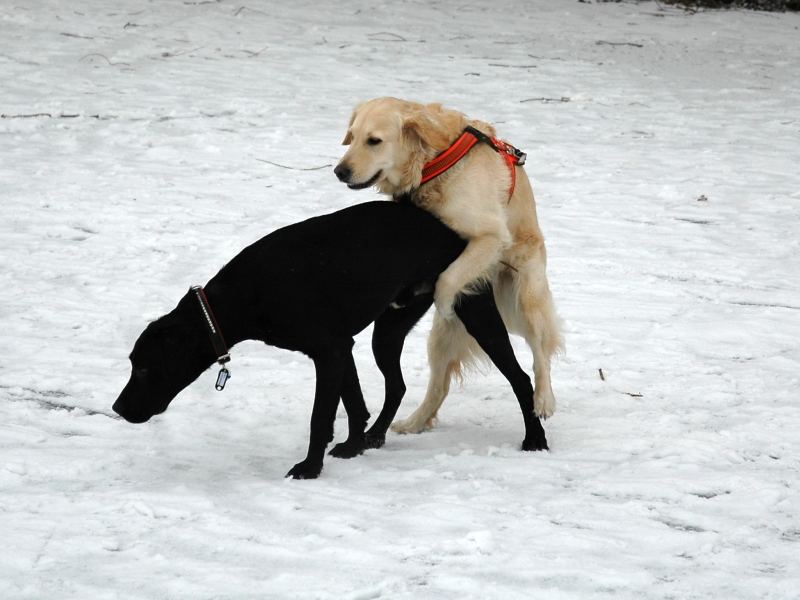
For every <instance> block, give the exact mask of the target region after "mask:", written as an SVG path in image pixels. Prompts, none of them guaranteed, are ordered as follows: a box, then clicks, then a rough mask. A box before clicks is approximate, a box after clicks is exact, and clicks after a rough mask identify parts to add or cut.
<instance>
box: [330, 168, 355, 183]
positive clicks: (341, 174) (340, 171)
mask: <svg viewBox="0 0 800 600" xmlns="http://www.w3.org/2000/svg"><path fill="white" fill-rule="evenodd" d="M333 172H334V173H335V174H336V176H337V177H338V178H339V181H344V182H348V181H350V175H352V174H353V172H352V171H351V170H350V167H348V166H347V165H346V164H344V163H339V164H338V165H336V168H335V169H334V170H333Z"/></svg>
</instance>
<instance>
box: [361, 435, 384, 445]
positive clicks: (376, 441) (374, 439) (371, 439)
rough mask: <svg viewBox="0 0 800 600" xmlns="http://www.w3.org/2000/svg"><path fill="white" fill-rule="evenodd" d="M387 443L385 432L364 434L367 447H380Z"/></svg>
mask: <svg viewBox="0 0 800 600" xmlns="http://www.w3.org/2000/svg"><path fill="white" fill-rule="evenodd" d="M385 443H386V435H385V434H380V435H379V434H376V433H367V434H366V435H365V436H364V447H365V448H380V447H382V446H383V445H384V444H385Z"/></svg>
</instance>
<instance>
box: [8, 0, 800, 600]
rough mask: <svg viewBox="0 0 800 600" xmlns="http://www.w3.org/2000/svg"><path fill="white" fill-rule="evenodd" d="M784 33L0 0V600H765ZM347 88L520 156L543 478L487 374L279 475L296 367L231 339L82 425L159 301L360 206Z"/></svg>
mask: <svg viewBox="0 0 800 600" xmlns="http://www.w3.org/2000/svg"><path fill="white" fill-rule="evenodd" d="M799 39H800V15H797V14H794V15H792V14H786V15H780V14H766V13H753V12H722V13H716V12H712V13H701V14H696V15H689V14H686V13H684V12H681V11H679V10H675V9H668V10H660V9H659V7H658V5H657V4H656V3H643V4H638V5H637V4H630V3H623V4H599V5H595V4H586V3H579V2H573V1H567V0H564V1H552V0H537V1H530V0H525V1H522V0H514V1H510V2H502V3H496V2H488V1H477V2H464V3H463V4H461V5H459V6H458V7H457V8H456V3H449V2H445V1H444V0H439V1H431V0H425V1H422V0H417V1H415V0H406V1H403V2H386V3H375V2H370V1H368V0H351V1H349V2H342V3H336V2H313V1H310V0H301V1H298V0H295V1H293V2H287V3H283V4H278V3H267V2H260V3H259V2H257V1H255V0H248V1H247V2H245V1H244V0H235V1H233V0H232V1H218V2H208V1H205V2H204V1H197V2H189V1H185V2H179V1H171V2H166V1H165V2H148V1H145V0H129V1H126V2H115V1H112V0H105V1H101V0H97V1H85V2H57V1H52V0H51V1H49V2H48V1H45V0H41V1H37V2H23V1H22V0H3V1H2V2H0V112H1V113H3V115H4V117H3V118H2V119H0V206H2V212H3V218H2V221H0V235H1V236H2V237H1V238H0V265H1V266H0V285H2V292H0V331H2V334H1V335H2V337H1V338H0V344H1V345H0V540H1V541H0V598H4V599H5V598H9V599H12V598H13V599H68V598H70V599H71V598H74V599H86V598H91V599H106V598H108V599H112V598H126V599H127V598H141V599H143V600H144V599H147V600H151V599H162V598H181V599H183V598H191V599H197V598H225V599H240V598H332V599H341V598H352V599H357V598H358V599H367V598H387V599H388V598H392V599H395V598H401V599H402V598H408V599H411V598H413V599H415V600H416V599H428V598H431V599H440V598H444V599H446V598H459V599H461V598H492V599H494V598H496V599H501V598H502V599H516V598H537V597H538V598H545V599H559V598H563V599H568V600H573V599H584V598H615V599H618V598H636V599H641V598H725V599H732V598H736V599H738V598H752V599H756V598H758V599H761V598H775V599H778V598H780V599H788V598H797V597H798V594H800V592H798V590H800V561H798V559H797V557H798V556H799V555H800V552H799V551H800V495H799V494H798V488H800V481H799V480H798V476H799V475H800V454H799V453H798V450H799V448H798V445H799V444H798V437H799V435H800V434H798V430H800V411H799V410H798V396H799V394H798V386H799V384H800V381H799V378H798V367H799V366H800V348H799V347H798V339H800V277H798V273H800V175H798V172H799V169H798V163H799V162H800V161H798V159H799V158H800V84H798V82H799V81H800V44H798V40H799ZM382 95H396V96H401V97H408V98H413V99H417V100H424V101H442V102H444V103H445V104H447V105H449V106H452V107H454V108H458V109H461V110H463V111H464V112H466V113H468V114H470V115H472V116H475V117H479V118H482V119H486V120H490V121H494V122H495V123H497V124H498V128H499V130H500V132H501V133H502V135H504V136H505V137H507V138H508V139H509V140H510V141H511V142H512V143H514V144H516V145H518V146H519V147H521V148H523V149H524V150H526V151H527V152H528V153H529V159H528V167H527V170H528V173H529V174H530V176H531V178H532V179H533V181H534V185H535V190H536V193H537V200H538V207H539V215H540V219H541V222H542V226H543V228H544V230H545V233H546V235H547V239H548V247H549V252H550V265H549V273H550V280H551V284H552V287H553V291H554V294H555V297H556V301H557V303H558V306H559V310H560V313H561V314H562V316H563V317H564V320H565V323H566V325H565V329H566V334H567V345H568V352H567V354H566V356H564V357H563V358H562V359H560V360H559V361H557V362H556V363H555V365H554V368H553V376H554V388H555V391H556V396H557V398H558V401H559V410H558V412H557V413H556V415H555V416H554V418H552V419H550V420H548V421H547V422H546V424H545V427H546V430H547V435H548V439H549V441H550V447H551V452H549V453H536V454H528V453H522V452H520V451H518V450H517V446H518V444H519V442H520V441H521V439H522V421H521V418H520V417H519V415H518V408H517V404H516V401H515V400H514V397H513V396H512V394H511V390H510V388H509V386H508V385H507V384H506V382H505V381H504V380H503V379H502V377H501V376H500V375H499V374H498V373H497V372H496V371H491V372H489V373H488V374H487V375H486V376H473V377H471V378H469V380H468V382H467V384H466V385H465V387H464V388H463V389H461V390H455V391H454V392H453V393H452V394H451V397H450V398H449V399H448V400H447V402H446V403H445V405H444V407H443V410H442V413H441V423H440V426H439V428H437V429H436V430H434V431H432V432H429V433H426V434H424V435H419V436H397V435H394V434H390V436H389V437H388V439H387V444H386V446H385V447H384V448H383V449H381V450H377V451H368V452H367V453H366V454H365V455H364V456H361V457H359V458H356V459H353V460H351V461H343V460H337V459H330V458H329V459H328V460H327V462H326V465H325V470H324V471H323V474H322V477H321V478H320V479H318V480H316V481H290V480H284V479H283V475H284V473H285V472H286V470H287V469H288V468H289V467H290V466H291V465H292V464H294V463H295V462H296V461H298V460H300V459H301V458H302V457H303V455H304V451H305V446H306V442H307V430H308V419H309V415H310V410H311V396H312V392H313V372H312V369H311V364H310V362H309V361H308V360H306V359H305V358H304V357H303V356H301V355H293V354H290V353H286V352H283V351H280V350H276V349H273V348H267V347H264V346H263V345H261V344H256V343H252V342H250V343H244V344H241V345H240V346H238V347H237V348H236V349H235V352H234V360H233V363H232V371H233V374H234V379H232V381H231V382H230V384H229V385H228V388H227V389H226V390H225V391H224V393H217V392H216V391H214V389H213V380H214V375H215V371H209V372H208V373H206V374H205V375H204V376H203V377H201V379H200V380H199V381H197V382H196V383H195V384H194V385H192V386H191V387H190V388H188V389H187V390H186V391H184V392H183V393H182V394H181V395H180V396H179V397H178V398H177V399H176V400H175V401H174V402H173V404H172V406H171V408H170V410H169V411H168V412H167V413H165V414H164V415H162V416H160V417H157V418H155V419H153V420H152V421H151V422H149V423H147V424H145V425H140V426H134V425H130V424H127V423H125V422H123V421H121V420H118V419H117V420H115V419H112V418H109V416H110V415H111V411H110V406H111V404H112V402H113V401H114V399H115V398H116V395H117V394H118V392H119V391H120V390H121V388H122V386H123V384H124V383H125V381H126V380H127V377H128V362H127V355H128V352H129V351H130V348H131V346H132V344H133V341H134V340H135V338H136V337H137V336H138V334H139V332H140V331H141V329H143V327H144V325H145V324H146V323H147V321H148V320H150V319H153V318H155V317H157V316H158V315H160V314H162V313H164V312H166V311H167V310H169V309H171V308H172V306H173V305H174V304H175V302H176V301H177V300H178V298H179V297H180V296H181V295H182V294H183V293H184V292H185V291H186V289H187V288H188V286H189V285H190V284H192V283H203V282H205V281H206V280H207V279H209V278H210V277H211V276H212V275H213V274H214V273H215V272H216V271H217V269H218V268H220V267H221V266H222V265H223V264H224V263H225V262H226V261H227V260H228V259H229V258H230V257H232V256H233V255H234V254H235V253H236V252H238V251H239V250H240V249H241V248H242V247H244V246H245V245H246V244H248V243H250V242H252V241H254V240H256V239H258V238H259V237H261V236H262V235H264V234H265V233H267V232H269V231H271V230H272V229H274V228H276V227H278V226H280V225H284V224H287V223H290V222H294V221H297V220H300V219H303V218H306V217H309V216H312V215H315V214H320V213H323V212H328V211H331V210H334V209H337V208H341V207H344V206H347V205H350V204H352V203H355V202H361V201H365V200H368V199H375V198H376V197H377V196H376V194H375V193H374V192H372V191H365V192H360V193H357V192H352V191H349V190H347V189H345V188H344V186H342V185H341V184H339V183H338V182H337V181H336V178H335V177H334V176H333V173H332V169H331V168H330V165H332V164H333V163H335V161H336V160H337V158H338V157H339V156H340V154H341V152H342V148H341V146H339V142H340V140H341V137H342V135H343V131H344V128H345V125H346V122H347V119H348V117H349V114H350V110H351V108H352V107H353V105H354V104H355V103H356V102H357V101H359V100H363V99H367V98H370V97H374V96H382ZM37 113H43V114H40V115H39V116H28V117H22V115H35V114H37ZM44 113H46V114H44ZM47 115H50V116H47ZM264 161H270V162H264ZM271 163H277V164H280V165H284V166H287V167H293V169H292V170H290V169H286V168H282V167H280V166H276V165H275V164H271ZM323 166H324V168H317V167H323ZM301 169H304V170H301ZM429 325H430V316H428V317H426V319H425V321H423V323H422V324H421V325H420V326H419V327H418V328H417V329H416V330H415V331H414V332H413V334H412V335H411V336H410V338H409V340H408V341H407V344H406V348H407V349H406V353H405V355H404V366H405V370H406V379H407V382H408V384H409V392H408V394H407V396H406V400H405V404H404V405H403V406H402V407H401V410H400V415H401V416H402V415H406V414H408V413H409V412H410V411H411V409H412V407H413V406H415V405H416V403H418V402H419V401H420V400H421V398H422V395H423V391H424V386H425V384H426V378H427V365H426V358H425V338H426V331H427V328H428V327H429ZM368 335H369V331H367V332H365V333H364V334H363V335H362V336H360V337H359V339H358V340H357V346H356V352H357V361H358V365H359V368H360V374H361V379H362V384H363V387H364V391H365V395H366V397H367V401H368V404H369V406H370V408H371V409H372V410H373V412H374V413H377V409H378V408H379V406H380V403H381V401H382V390H383V386H382V380H381V378H380V376H379V373H378V372H377V369H376V368H375V367H374V366H373V362H372V359H371V355H370V350H369V343H368V337H367V336H368ZM515 348H517V349H518V351H519V354H520V357H521V358H523V357H524V362H525V363H526V364H530V355H529V353H528V351H527V349H526V348H525V346H524V344H523V343H522V342H521V340H518V339H515ZM599 369H602V373H603V375H604V377H605V379H604V380H601V378H600V372H599ZM345 425H346V423H345V421H344V419H343V415H342V414H340V418H339V419H338V420H337V429H338V431H339V435H338V436H337V437H338V438H339V439H341V437H342V434H343V432H344V430H345ZM792 557H794V558H792Z"/></svg>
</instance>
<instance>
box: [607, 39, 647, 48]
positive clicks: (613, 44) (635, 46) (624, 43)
mask: <svg viewBox="0 0 800 600" xmlns="http://www.w3.org/2000/svg"><path fill="white" fill-rule="evenodd" d="M595 45H597V46H633V47H634V48H644V44H636V43H634V42H606V41H605V40H597V41H596V42H595Z"/></svg>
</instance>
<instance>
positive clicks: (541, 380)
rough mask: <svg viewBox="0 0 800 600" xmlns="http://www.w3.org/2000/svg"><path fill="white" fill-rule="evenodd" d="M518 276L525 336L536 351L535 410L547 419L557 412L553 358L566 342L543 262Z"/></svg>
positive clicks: (532, 263)
mask: <svg viewBox="0 0 800 600" xmlns="http://www.w3.org/2000/svg"><path fill="white" fill-rule="evenodd" d="M518 277H519V278H520V281H519V307H520V312H521V313H522V314H521V315H520V316H521V318H522V321H523V323H522V325H523V328H524V331H523V335H524V336H525V340H526V341H527V342H528V346H530V348H531V351H532V352H533V373H534V385H535V393H534V402H533V410H534V412H535V413H536V415H537V416H539V417H543V418H547V417H550V416H552V415H553V413H554V412H555V410H556V399H555V396H554V395H553V387H552V384H551V382H550V359H551V357H552V356H553V355H554V354H555V353H556V352H558V351H559V350H562V349H563V346H564V341H563V338H562V336H561V331H560V327H559V318H558V315H557V314H556V310H555V306H554V304H553V297H552V295H551V293H550V286H549V285H548V283H547V276H546V275H545V271H544V267H543V266H542V263H541V262H540V261H528V262H526V263H525V264H524V266H523V268H521V269H520V270H519V274H518Z"/></svg>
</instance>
